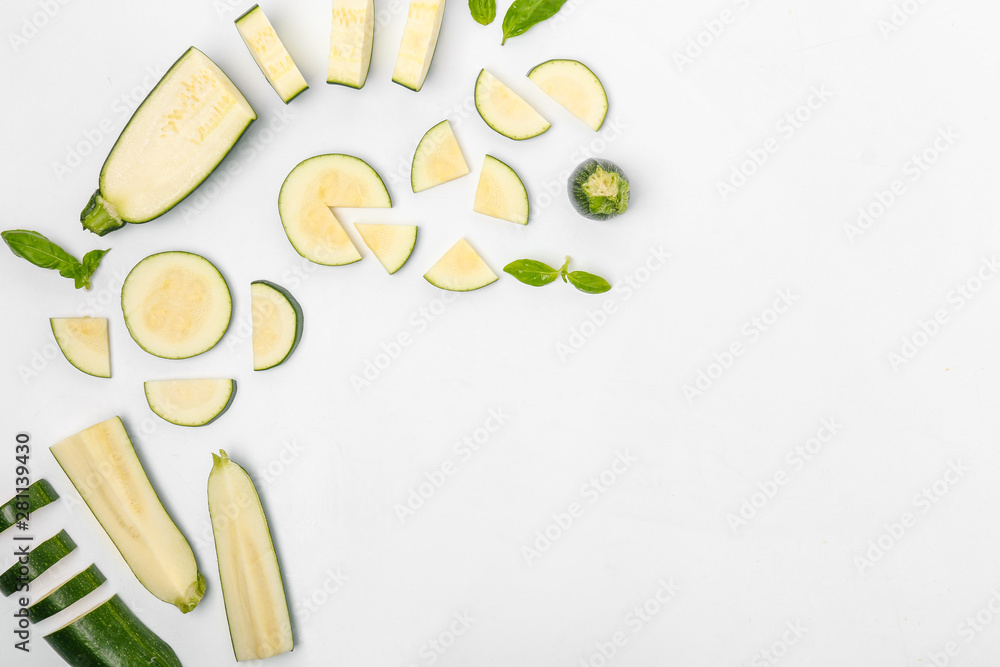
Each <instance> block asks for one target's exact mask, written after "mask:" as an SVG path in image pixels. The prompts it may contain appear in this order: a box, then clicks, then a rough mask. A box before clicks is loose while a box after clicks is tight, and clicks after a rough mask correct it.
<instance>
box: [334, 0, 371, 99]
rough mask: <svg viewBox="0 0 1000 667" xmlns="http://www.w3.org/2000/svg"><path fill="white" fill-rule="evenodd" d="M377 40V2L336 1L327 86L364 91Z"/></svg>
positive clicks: (357, 0)
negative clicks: (361, 89)
mask: <svg viewBox="0 0 1000 667" xmlns="http://www.w3.org/2000/svg"><path fill="white" fill-rule="evenodd" d="M374 39H375V0H333V23H332V26H331V28H330V58H329V60H328V62H327V67H326V82H327V83H336V84H340V85H342V86H349V87H351V88H363V87H364V85H365V81H367V80H368V69H369V67H371V64H372V45H373V43H374Z"/></svg>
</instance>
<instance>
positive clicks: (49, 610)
mask: <svg viewBox="0 0 1000 667" xmlns="http://www.w3.org/2000/svg"><path fill="white" fill-rule="evenodd" d="M105 581H107V577H105V576H104V573H102V572H101V571H100V570H99V569H98V568H97V566H96V565H91V566H90V567H88V568H87V569H86V570H84V571H83V572H79V573H77V574H76V575H74V576H73V577H71V578H70V579H69V580H68V581H67V582H66V583H64V584H63V585H62V586H59V587H58V588H55V589H53V590H51V591H49V592H48V593H47V594H45V595H44V596H43V597H41V598H39V600H38V601H37V602H35V604H33V605H31V606H30V607H28V618H29V619H31V622H32V623H41V622H42V621H44V620H45V619H47V618H48V617H50V616H54V615H55V614H58V613H59V612H61V611H62V610H63V609H65V608H66V607H68V606H70V605H71V604H73V603H75V602H77V601H78V600H82V599H83V598H85V597H86V596H88V595H90V594H91V593H92V592H94V591H96V590H97V588H98V587H99V586H100V585H101V584H103V583H104V582H105Z"/></svg>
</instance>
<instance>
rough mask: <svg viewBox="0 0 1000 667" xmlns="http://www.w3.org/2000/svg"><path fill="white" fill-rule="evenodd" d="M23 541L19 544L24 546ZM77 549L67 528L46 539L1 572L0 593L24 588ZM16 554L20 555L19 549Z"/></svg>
mask: <svg viewBox="0 0 1000 667" xmlns="http://www.w3.org/2000/svg"><path fill="white" fill-rule="evenodd" d="M24 544H25V543H23V542H22V543H21V544H20V545H19V546H24ZM74 549H76V542H74V541H73V538H72V537H70V536H69V534H68V533H67V532H66V531H65V530H60V531H59V532H58V533H56V534H55V535H53V536H52V537H50V538H49V539H47V540H45V541H44V542H42V543H41V544H39V545H38V546H37V547H34V548H33V549H31V550H30V551H29V552H28V554H27V555H23V556H20V558H22V559H24V560H21V559H18V561H17V562H15V563H14V564H13V565H11V566H10V567H9V568H7V571H6V572H4V573H3V574H0V593H3V594H4V595H5V596H9V595H11V594H12V593H15V592H17V591H18V590H19V589H22V587H23V586H25V585H26V583H28V582H32V581H34V580H35V579H37V578H38V577H39V576H40V575H41V574H42V572H45V571H46V570H48V569H49V568H50V567H52V566H53V565H55V564H56V563H58V562H59V561H61V560H62V559H63V558H65V557H66V556H68V555H69V554H70V552H71V551H73V550H74ZM14 555H16V556H17V555H20V552H18V551H17V549H15V550H14Z"/></svg>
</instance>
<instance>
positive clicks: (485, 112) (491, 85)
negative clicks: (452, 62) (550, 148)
mask: <svg viewBox="0 0 1000 667" xmlns="http://www.w3.org/2000/svg"><path fill="white" fill-rule="evenodd" d="M476 111H478V112H479V115H480V116H481V117H482V119H483V120H484V121H486V124H487V125H489V126H490V128H492V129H493V130H495V131H496V132H498V133H499V134H502V135H503V136H505V137H509V138H510V139H514V140H516V141H523V140H524V139H531V138H532V137H537V136H538V135H539V134H542V133H544V132H546V131H547V130H548V129H549V128H550V127H552V126H551V125H550V124H549V121H547V120H545V119H544V118H542V115H541V114H540V113H538V112H537V111H535V110H534V108H532V106H531V105H530V104H528V103H527V102H525V101H524V100H523V99H521V97H520V96H519V95H518V94H517V93H515V92H514V91H513V90H511V89H510V88H508V87H507V86H506V85H504V83H503V82H502V81H500V80H499V79H498V78H496V77H495V76H493V75H492V74H490V73H489V72H487V71H486V70H485V69H484V70H482V71H481V72H480V73H479V78H477V79H476Z"/></svg>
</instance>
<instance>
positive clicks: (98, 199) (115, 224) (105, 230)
mask: <svg viewBox="0 0 1000 667" xmlns="http://www.w3.org/2000/svg"><path fill="white" fill-rule="evenodd" d="M80 222H82V223H83V228H84V229H86V230H88V231H91V232H94V233H95V234H97V235H98V236H104V235H105V234H110V233H111V232H113V231H115V230H116V229H119V228H121V227H124V226H125V221H124V220H122V219H121V218H119V217H118V213H117V211H115V207H114V206H112V205H111V202H109V201H108V200H107V199H105V198H104V197H102V196H101V191H100V190H97V191H96V192H94V194H93V195H92V196H91V197H90V201H89V202H87V206H86V207H85V208H84V209H83V212H82V213H81V214H80Z"/></svg>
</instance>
